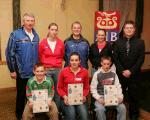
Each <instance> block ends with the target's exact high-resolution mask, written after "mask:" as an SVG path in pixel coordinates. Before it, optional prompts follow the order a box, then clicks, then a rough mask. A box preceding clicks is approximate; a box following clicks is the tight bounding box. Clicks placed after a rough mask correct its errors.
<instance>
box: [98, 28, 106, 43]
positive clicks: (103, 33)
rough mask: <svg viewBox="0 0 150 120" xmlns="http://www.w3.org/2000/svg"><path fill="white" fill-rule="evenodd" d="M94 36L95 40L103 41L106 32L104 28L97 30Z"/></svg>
mask: <svg viewBox="0 0 150 120" xmlns="http://www.w3.org/2000/svg"><path fill="white" fill-rule="evenodd" d="M96 37H97V41H98V42H103V41H105V38H106V33H105V31H104V30H98V32H97V35H96Z"/></svg>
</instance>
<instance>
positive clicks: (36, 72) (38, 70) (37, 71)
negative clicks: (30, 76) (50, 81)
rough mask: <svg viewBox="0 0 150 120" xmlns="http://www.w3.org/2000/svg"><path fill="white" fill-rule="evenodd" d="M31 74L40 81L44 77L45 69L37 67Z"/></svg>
mask: <svg viewBox="0 0 150 120" xmlns="http://www.w3.org/2000/svg"><path fill="white" fill-rule="evenodd" d="M33 73H34V75H35V77H36V79H37V80H38V81H42V80H43V79H44V77H45V74H46V72H45V68H44V66H38V67H36V68H35V69H34V70H33Z"/></svg>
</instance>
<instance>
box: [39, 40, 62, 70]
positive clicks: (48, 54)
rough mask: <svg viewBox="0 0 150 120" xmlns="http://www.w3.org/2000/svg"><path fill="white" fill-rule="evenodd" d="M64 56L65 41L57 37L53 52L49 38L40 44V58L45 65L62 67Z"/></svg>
mask: <svg viewBox="0 0 150 120" xmlns="http://www.w3.org/2000/svg"><path fill="white" fill-rule="evenodd" d="M63 57H64V43H63V42H62V40H60V39H59V38H57V41H56V46H55V50H54V53H53V52H52V50H51V48H50V46H49V44H48V42H47V38H45V39H43V40H42V41H41V42H40V44H39V59H40V61H41V63H42V64H43V65H44V67H50V68H61V67H62V61H63Z"/></svg>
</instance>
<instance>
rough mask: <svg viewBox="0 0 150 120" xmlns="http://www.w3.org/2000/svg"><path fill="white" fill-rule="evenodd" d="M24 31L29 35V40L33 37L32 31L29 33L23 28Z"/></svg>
mask: <svg viewBox="0 0 150 120" xmlns="http://www.w3.org/2000/svg"><path fill="white" fill-rule="evenodd" d="M25 32H26V34H27V35H28V36H29V38H30V40H31V41H32V40H33V38H34V35H33V33H32V31H31V32H30V33H29V32H28V31H26V30H25Z"/></svg>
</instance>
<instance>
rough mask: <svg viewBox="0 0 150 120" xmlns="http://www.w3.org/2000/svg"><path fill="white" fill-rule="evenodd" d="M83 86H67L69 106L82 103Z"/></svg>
mask: <svg viewBox="0 0 150 120" xmlns="http://www.w3.org/2000/svg"><path fill="white" fill-rule="evenodd" d="M82 101H83V84H68V102H69V105H80V104H82V103H83V102H82Z"/></svg>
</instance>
